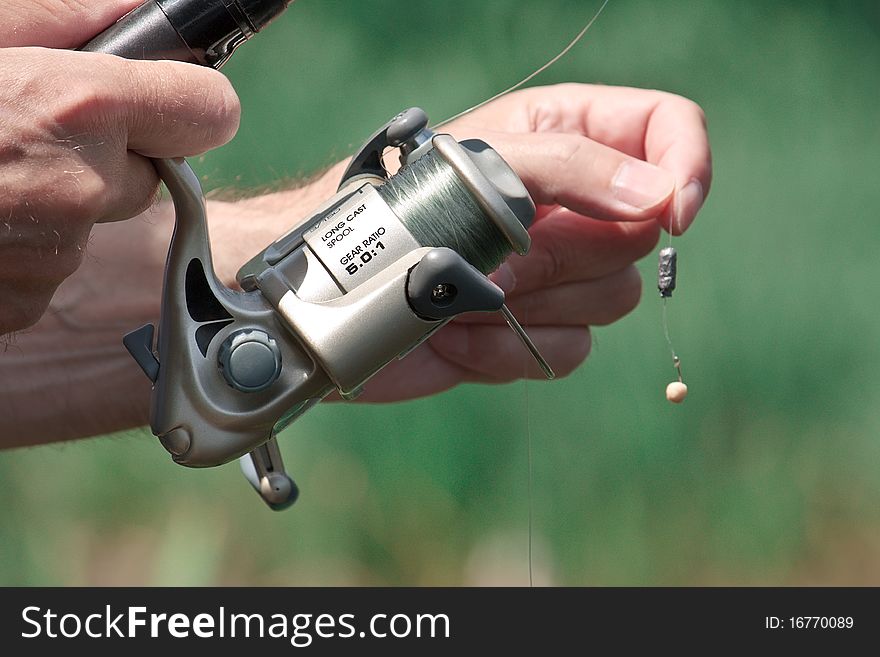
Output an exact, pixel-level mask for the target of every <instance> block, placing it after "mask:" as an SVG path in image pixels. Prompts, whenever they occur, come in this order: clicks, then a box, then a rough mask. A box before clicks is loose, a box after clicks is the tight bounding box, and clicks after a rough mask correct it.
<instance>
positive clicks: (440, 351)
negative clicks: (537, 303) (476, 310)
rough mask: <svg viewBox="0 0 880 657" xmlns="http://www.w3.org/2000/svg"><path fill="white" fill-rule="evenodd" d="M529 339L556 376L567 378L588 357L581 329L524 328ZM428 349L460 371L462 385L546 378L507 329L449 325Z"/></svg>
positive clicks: (587, 336)
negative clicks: (465, 383)
mask: <svg viewBox="0 0 880 657" xmlns="http://www.w3.org/2000/svg"><path fill="white" fill-rule="evenodd" d="M527 330H528V333H529V336H530V337H531V338H532V340H533V341H534V343H535V345H536V346H537V347H538V350H539V351H540V352H541V354H542V355H543V356H544V358H546V359H547V361H548V362H549V363H550V366H551V367H552V368H553V370H554V371H555V373H556V375H557V376H560V377H562V376H567V375H568V374H570V373H571V372H572V371H573V370H574V369H575V368H576V367H577V366H578V365H580V364H581V363H582V362H583V361H584V359H585V358H586V357H587V356H588V355H589V353H590V331H589V329H587V328H585V327H569V326H561V327H549V326H533V327H527ZM428 344H429V345H430V347H431V349H433V351H434V352H435V353H436V354H437V355H438V356H440V357H441V358H443V359H444V360H446V361H448V362H450V363H452V364H454V365H456V366H457V367H458V368H459V369H460V370H461V371H462V378H463V380H465V381H471V382H483V383H502V382H506V381H514V380H516V379H520V378H523V376H526V377H528V378H531V379H543V378H546V377H545V376H544V373H543V372H542V371H541V368H540V367H539V366H538V364H537V363H536V362H535V360H534V359H533V358H532V356H531V354H529V352H528V351H526V349H525V347H523V345H522V342H520V340H519V338H518V337H517V336H516V335H515V334H514V333H513V331H511V330H510V328H508V327H507V326H491V325H482V324H463V323H455V322H453V323H451V324H448V325H446V326H444V327H443V328H442V329H441V330H440V331H438V332H437V333H436V334H435V335H434V336H433V337H432V338H431V339H430V340H429V342H428Z"/></svg>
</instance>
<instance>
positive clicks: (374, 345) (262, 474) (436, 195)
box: [126, 109, 552, 509]
mask: <svg viewBox="0 0 880 657" xmlns="http://www.w3.org/2000/svg"><path fill="white" fill-rule="evenodd" d="M426 125H427V117H426V116H425V115H424V113H423V112H421V110H417V109H413V110H408V111H407V112H403V113H401V114H400V115H398V116H397V117H395V118H394V119H392V121H390V122H389V123H388V124H386V125H385V126H383V128H382V129H380V130H379V131H378V132H377V133H376V134H375V135H374V136H373V137H372V138H371V139H370V140H369V141H368V142H367V144H365V146H364V148H363V149H362V150H361V151H360V152H359V153H358V154H357V155H356V156H355V157H354V158H353V160H352V165H351V166H350V167H349V169H348V170H347V171H346V174H345V176H344V177H343V180H342V183H341V184H340V193H339V194H337V195H336V196H334V198H333V199H331V200H330V201H329V202H328V203H326V204H324V205H323V206H322V207H321V208H320V209H319V210H318V211H317V212H315V213H314V214H312V215H310V216H309V217H307V218H306V219H305V220H303V221H301V222H299V223H298V224H297V225H296V226H294V227H293V228H292V229H291V230H290V231H289V232H288V233H287V234H286V235H284V236H282V237H281V238H280V239H279V240H277V241H276V242H275V243H273V244H272V245H270V246H269V247H267V248H266V249H265V250H264V251H263V252H262V253H260V254H259V255H258V256H255V257H254V258H253V259H252V260H251V261H250V262H249V263H247V265H245V267H243V268H242V270H241V271H240V272H239V280H240V282H241V285H242V288H243V290H244V291H242V292H236V291H233V290H230V289H228V288H226V287H225V286H224V285H222V284H221V283H220V282H219V281H218V280H217V277H216V275H215V274H214V272H213V268H212V265H211V254H210V248H209V245H208V236H207V230H206V221H205V205H204V199H203V196H202V194H201V189H200V187H199V185H198V181H197V179H196V177H195V176H194V175H193V173H192V171H191V170H190V169H189V167H188V165H186V163H185V162H183V161H174V162H163V163H160V164H159V171H160V174H161V176H162V178H163V180H164V181H165V182H166V184H167V185H168V188H169V190H170V191H171V194H172V198H173V200H174V205H175V213H176V229H175V233H174V237H173V238H172V243H171V247H170V250H169V255H168V262H167V266H166V275H165V288H164V292H163V305H162V316H161V321H160V326H159V332H158V333H159V342H158V345H156V346H155V348H154V346H153V343H152V340H153V331H152V329H151V327H145V328H144V329H139V330H138V331H136V332H133V333H132V334H130V335H129V336H127V338H126V346H127V347H128V348H129V350H130V351H131V352H132V355H133V356H134V357H135V358H136V360H137V361H138V363H139V364H140V365H141V367H142V368H143V369H144V371H145V373H147V375H148V376H150V378H151V380H153V381H154V388H153V396H152V406H151V427H152V429H153V432H154V433H155V434H156V435H157V436H159V438H160V440H161V442H162V444H163V445H164V446H165V447H166V449H168V451H169V452H171V453H172V455H173V458H174V460H175V461H176V462H178V463H180V464H182V465H187V466H193V467H204V466H214V465H220V464H222V463H225V462H227V461H229V460H232V459H234V458H237V457H240V456H243V455H246V456H244V460H243V466H246V467H245V468H244V469H245V471H246V474H247V475H248V478H249V480H250V481H251V483H252V484H253V485H254V488H255V489H256V490H257V491H258V492H259V493H260V494H261V495H262V497H263V498H264V500H265V501H266V502H267V504H269V506H270V507H272V508H274V509H280V508H284V507H286V506H288V505H289V504H290V503H292V501H293V500H294V499H295V497H296V494H297V492H296V486H295V484H293V482H292V480H290V479H289V477H287V475H286V473H284V469H283V465H282V463H281V455H280V451H279V450H278V446H277V443H276V441H275V439H274V435H275V433H276V431H278V430H280V429H281V428H283V427H284V426H287V425H288V424H289V423H290V422H292V421H293V420H294V419H296V417H299V415H301V414H302V413H303V412H305V411H306V410H307V409H308V408H311V407H312V406H313V405H315V404H316V403H317V402H318V401H320V400H321V399H323V398H324V397H325V396H326V395H327V394H329V393H330V392H332V391H333V390H337V391H339V392H340V394H342V395H343V396H344V397H346V398H353V397H355V396H357V394H359V392H360V391H361V390H362V387H363V386H364V385H365V384H366V383H367V382H368V380H369V378H370V377H371V376H373V375H374V374H375V373H376V372H378V371H379V370H381V369H382V368H383V367H384V366H385V365H387V364H388V363H389V362H391V361H393V360H394V359H396V358H398V357H402V356H404V355H405V354H407V353H409V352H410V351H411V350H412V349H413V348H415V347H416V346H418V344H420V343H421V342H422V341H423V340H425V339H426V338H427V337H428V336H430V335H431V334H432V333H433V332H434V331H435V330H437V329H438V328H439V327H440V326H442V325H443V324H444V323H445V322H447V321H449V320H450V319H451V318H453V317H454V316H456V315H458V314H461V313H463V312H472V311H480V310H482V311H487V312H491V311H498V310H501V309H502V308H503V309H505V310H506V307H505V306H504V294H503V292H502V291H501V290H500V289H499V288H498V287H497V286H495V285H494V284H493V283H491V282H490V281H489V280H488V279H487V278H486V277H485V274H487V273H489V271H490V268H494V267H495V266H497V264H499V262H500V261H499V260H498V258H501V259H503V257H505V256H506V255H507V254H509V253H510V252H512V251H517V252H520V253H524V252H525V251H527V250H528V246H529V239H528V233H527V232H526V227H527V226H528V225H529V223H530V222H531V220H532V218H533V215H534V204H533V203H532V202H531V199H530V198H529V197H528V193H527V192H526V191H525V188H524V187H523V186H522V183H521V182H520V181H519V179H518V178H517V177H516V175H515V174H514V173H513V171H512V170H511V169H510V167H509V166H508V165H507V164H506V163H504V161H503V160H502V159H501V158H500V156H498V155H497V153H495V152H494V151H493V150H492V149H491V148H490V147H489V146H488V145H487V144H484V143H483V142H478V141H474V140H472V141H470V142H466V143H464V144H459V143H458V142H456V141H455V140H454V139H453V138H452V137H449V136H448V135H433V133H431V132H430V131H429V130H428V129H427V128H426ZM389 135H390V137H389ZM392 140H393V142H394V144H393V145H392V143H391V141H392ZM388 148H398V149H399V152H400V153H401V161H402V167H401V171H400V172H398V174H397V175H396V176H393V177H391V176H389V175H388V174H387V172H385V169H384V165H383V164H382V155H383V154H384V153H385V151H386V150H387V149H388ZM421 158H425V160H423V162H422V163H423V164H424V163H426V162H429V160H428V158H430V162H431V164H432V167H433V169H431V170H433V171H436V172H437V175H438V177H443V180H445V182H444V183H443V184H435V183H436V182H437V181H434V180H422V181H421V182H419V181H418V180H415V179H414V178H412V176H408V173H409V169H408V167H410V166H413V167H418V166H419V164H418V160H419V159H421ZM420 170H421V169H420ZM424 170H425V171H428V170H429V169H428V168H424ZM438 203H439V204H440V205H439V206H438ZM447 205H454V206H455V207H456V208H459V210H457V211H456V212H455V214H454V215H449V216H447V215H444V213H443V212H442V211H441V210H440V209H438V207H439V208H445V207H446V206H447ZM462 208H467V209H468V211H467V212H465V211H464V210H462ZM455 221H458V222H459V223H458V224H456V223H455ZM419 222H421V225H431V227H432V230H431V231H430V232H429V234H430V235H431V243H430V244H424V243H423V240H424V239H425V235H426V234H427V233H426V232H425V231H423V230H419V229H418V228H417V226H418V225H420V224H419ZM413 226H416V228H413ZM468 231H470V232H468ZM463 233H467V234H473V235H478V236H480V237H479V239H478V240H477V241H476V246H477V247H478V248H479V247H481V246H484V247H485V250H487V251H493V253H494V254H495V255H493V256H492V259H489V260H487V259H486V258H481V257H480V252H479V251H475V250H474V247H475V244H474V243H473V240H471V241H469V242H467V243H466V244H464V245H462V243H461V242H460V241H458V240H457V236H460V235H461V234H463ZM480 240H483V241H482V243H481V242H480ZM457 249H458V250H457ZM459 251H464V252H465V253H468V254H469V257H468V259H469V260H471V262H468V259H466V258H465V257H462V254H461V253H459ZM474 264H477V265H480V266H481V267H482V270H480V269H478V268H477V267H475V266H474ZM506 315H509V311H507V312H506ZM511 320H512V322H511V327H512V328H514V329H515V330H517V331H518V333H520V334H521V336H524V335H525V334H524V332H523V331H522V328H521V327H520V326H519V324H518V323H517V322H516V321H515V320H513V319H512V316H509V317H508V321H511ZM524 344H526V345H527V346H529V345H530V349H531V350H533V353H534V354H535V355H536V357H537V358H539V360H543V359H540V355H539V354H537V351H536V350H535V349H534V345H533V344H531V342H530V341H528V339H527V336H526V337H525V339H524ZM249 359H252V360H249ZM544 365H546V363H544ZM546 370H547V371H548V373H550V374H552V372H551V371H550V370H549V366H547V368H546Z"/></svg>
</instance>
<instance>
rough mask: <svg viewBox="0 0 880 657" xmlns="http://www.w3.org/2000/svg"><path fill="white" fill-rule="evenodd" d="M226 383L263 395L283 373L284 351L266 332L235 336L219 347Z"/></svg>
mask: <svg viewBox="0 0 880 657" xmlns="http://www.w3.org/2000/svg"><path fill="white" fill-rule="evenodd" d="M217 359H218V361H219V366H220V371H221V372H222V373H223V378H224V379H226V382H227V383H228V384H229V385H231V386H232V387H233V388H235V389H236V390H240V391H241V392H260V391H261V390H265V389H266V388H268V387H269V386H270V385H272V384H273V383H274V382H275V380H276V379H277V378H278V376H279V375H280V374H281V351H280V349H278V344H277V343H276V342H275V340H274V339H273V338H272V337H270V336H269V335H268V334H267V333H265V332H264V331H258V330H250V331H238V332H236V333H233V334H232V335H230V336H229V337H228V338H226V340H225V342H223V344H222V345H220V353H219V354H218V356H217Z"/></svg>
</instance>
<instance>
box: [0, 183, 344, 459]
mask: <svg viewBox="0 0 880 657" xmlns="http://www.w3.org/2000/svg"><path fill="white" fill-rule="evenodd" d="M334 176H337V177H338V173H337V172H336V171H333V172H331V173H328V174H327V175H325V176H323V177H322V178H320V179H319V180H317V181H316V182H314V183H312V184H311V185H308V186H306V187H303V188H301V189H298V190H292V191H287V192H280V193H276V194H270V195H266V196H262V197H259V198H254V199H248V200H244V201H239V202H235V203H225V202H215V201H212V202H209V207H208V216H209V229H210V234H211V241H212V252H213V256H214V265H215V269H216V271H217V274H218V276H219V277H220V279H221V280H222V281H223V282H224V283H226V284H227V285H233V284H234V279H235V272H236V271H237V269H238V267H239V266H240V265H241V264H243V263H244V262H245V261H247V260H248V259H249V258H251V257H252V256H253V255H254V254H255V253H257V252H258V251H260V250H261V249H262V248H264V247H265V246H266V245H268V244H269V243H270V242H271V241H272V240H274V239H276V238H277V237H278V236H279V235H281V234H282V233H283V232H284V231H286V230H287V229H288V227H289V226H290V225H291V224H293V223H294V222H295V221H296V220H297V219H299V218H300V217H301V216H303V215H304V214H305V213H306V212H308V211H309V210H311V209H313V208H314V207H316V206H317V205H318V204H319V203H320V202H321V201H322V200H324V199H326V198H327V197H328V196H329V195H330V194H331V193H332V192H333V179H334ZM172 229H173V212H172V209H171V206H170V203H162V204H161V205H159V206H158V207H157V208H154V209H153V210H151V211H149V212H147V213H145V214H144V215H141V216H139V217H137V218H135V219H132V220H130V221H127V222H121V223H115V224H101V225H97V226H96V227H95V229H94V230H93V233H92V238H91V240H90V242H89V246H88V249H87V254H86V256H85V259H84V261H83V264H82V266H81V267H80V269H79V270H78V271H77V272H76V273H75V274H74V275H73V276H71V277H70V278H69V279H68V280H67V281H65V282H64V283H63V284H62V285H61V287H60V288H59V289H58V292H57V293H56V295H55V297H54V299H53V301H52V304H51V305H50V308H49V311H48V312H47V313H46V314H45V316H44V317H43V318H42V319H41V320H40V321H39V322H38V323H37V324H36V325H35V326H34V327H33V328H31V329H28V330H27V331H24V332H22V333H20V334H18V335H13V336H7V337H6V341H7V343H8V347H7V348H6V349H5V350H3V351H2V352H0V446H2V447H13V446H20V445H34V444H39V443H45V442H53V441H58V440H71V439H74V438H83V437H88V436H95V435H102V434H106V433H111V432H115V431H120V430H123V429H128V428H131V427H136V426H142V425H145V424H147V421H148V409H149V398H150V383H149V381H148V380H147V378H146V377H145V376H144V375H143V374H142V373H141V371H140V369H139V368H138V367H137V366H136V365H135V363H134V362H133V361H132V359H131V357H130V356H129V355H128V352H127V351H126V350H125V348H124V347H123V346H122V336H123V335H124V334H125V333H127V332H128V331H130V330H132V329H134V328H137V327H138V326H141V325H143V324H146V323H148V322H152V323H156V322H157V321H158V318H159V308H160V305H161V291H162V277H163V272H164V265H165V256H166V253H167V251H168V244H169V241H170V239H171V232H172Z"/></svg>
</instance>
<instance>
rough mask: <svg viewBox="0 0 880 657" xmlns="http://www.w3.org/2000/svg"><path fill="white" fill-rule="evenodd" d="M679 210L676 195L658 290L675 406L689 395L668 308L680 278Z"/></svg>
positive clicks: (668, 396) (668, 389)
mask: <svg viewBox="0 0 880 657" xmlns="http://www.w3.org/2000/svg"><path fill="white" fill-rule="evenodd" d="M679 210H680V204H679V196H678V193H676V195H675V198H674V199H673V201H672V212H671V216H670V218H669V238H668V239H667V241H666V248H663V249H661V250H660V255H659V259H658V264H657V289H658V290H659V291H660V297H661V299H662V302H663V307H662V315H661V318H662V319H661V321H662V324H663V336H664V337H665V338H666V345H667V346H668V347H669V353H670V354H671V356H672V367H673V368H674V369H675V375H676V379H677V380H675V381H672V382H671V383H669V385H667V386H666V399H668V400H669V401H670V402H672V403H673V404H680V403H681V402H683V401H684V400H685V398H686V397H687V394H688V387H687V385H686V384H685V382H684V381H683V379H682V374H681V358H679V356H678V354H677V353H676V351H675V346H674V345H673V344H672V338H671V337H670V335H669V311H668V308H667V305H668V301H669V299H670V298H671V297H672V292H673V290H675V284H676V279H677V277H678V253H677V252H676V250H675V248H673V246H672V234H673V233H674V232H675V222H676V219H677V218H678V217H679Z"/></svg>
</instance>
